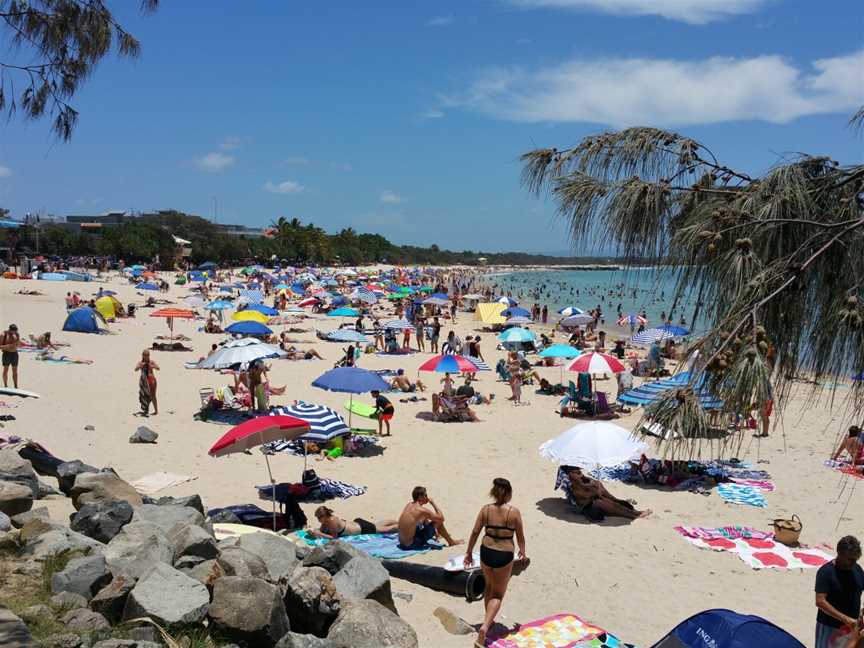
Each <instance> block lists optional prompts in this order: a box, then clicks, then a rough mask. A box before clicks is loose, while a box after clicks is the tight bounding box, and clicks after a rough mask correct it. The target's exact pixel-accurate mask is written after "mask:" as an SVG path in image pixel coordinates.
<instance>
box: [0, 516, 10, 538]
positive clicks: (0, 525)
mask: <svg viewBox="0 0 864 648" xmlns="http://www.w3.org/2000/svg"><path fill="white" fill-rule="evenodd" d="M11 530H12V518H10V517H9V516H8V515H6V514H5V513H4V512H3V511H0V533H6V532H7V531H11Z"/></svg>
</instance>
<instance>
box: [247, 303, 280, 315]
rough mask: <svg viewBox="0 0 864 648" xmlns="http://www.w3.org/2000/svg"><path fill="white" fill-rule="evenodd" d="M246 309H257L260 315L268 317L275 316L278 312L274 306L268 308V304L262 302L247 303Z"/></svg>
mask: <svg viewBox="0 0 864 648" xmlns="http://www.w3.org/2000/svg"><path fill="white" fill-rule="evenodd" d="M246 310H254V311H258V312H259V313H261V314H262V315H267V316H268V317H276V315H278V314H279V311H277V310H276V309H275V308H270V307H269V306H265V305H264V304H249V305H248V306H247V307H246Z"/></svg>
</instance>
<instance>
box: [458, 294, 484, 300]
mask: <svg viewBox="0 0 864 648" xmlns="http://www.w3.org/2000/svg"><path fill="white" fill-rule="evenodd" d="M462 299H467V300H468V301H480V300H481V299H483V295H478V294H477V293H470V294H468V295H462Z"/></svg>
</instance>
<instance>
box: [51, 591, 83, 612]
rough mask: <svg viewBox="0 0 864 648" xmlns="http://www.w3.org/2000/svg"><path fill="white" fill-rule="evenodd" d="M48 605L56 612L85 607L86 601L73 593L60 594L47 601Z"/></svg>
mask: <svg viewBox="0 0 864 648" xmlns="http://www.w3.org/2000/svg"><path fill="white" fill-rule="evenodd" d="M48 605H50V606H51V608H52V609H54V610H57V611H58V612H65V611H67V610H77V609H78V608H86V607H87V599H86V598H84V597H83V596H81V595H80V594H76V593H75V592H60V593H59V594H55V595H54V596H52V597H51V598H50V599H48Z"/></svg>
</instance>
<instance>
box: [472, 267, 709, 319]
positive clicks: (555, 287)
mask: <svg viewBox="0 0 864 648" xmlns="http://www.w3.org/2000/svg"><path fill="white" fill-rule="evenodd" d="M479 283H480V285H481V286H483V287H487V286H488V287H492V288H493V290H494V291H495V294H496V295H508V296H510V297H512V298H513V299H515V300H516V301H518V302H519V305H520V306H522V307H523V308H527V309H528V310H530V309H531V306H532V305H533V304H534V303H538V304H540V305H541V306H543V305H544V304H545V305H547V306H548V307H549V320H550V321H555V319H556V318H557V317H558V315H557V312H558V310H559V309H560V308H564V307H566V306H577V307H578V308H581V309H582V310H584V311H586V312H587V311H590V310H591V309H592V308H596V307H597V306H600V309H601V310H602V312H603V318H604V319H605V321H606V325H607V326H610V325H614V324H615V322H616V321H617V319H618V315H617V313H618V310H619V307H620V310H621V312H622V313H624V314H629V313H633V314H639V313H641V312H642V311H643V310H644V311H645V313H646V315H647V317H648V326H649V327H651V326H659V325H660V324H661V323H663V322H662V320H661V315H662V314H664V313H665V314H666V316H667V317H668V316H669V313H670V312H671V313H672V318H673V323H675V324H679V323H680V317H681V315H684V317H685V320H686V323H687V326H688V327H690V328H692V326H691V325H692V323H691V322H690V318H691V317H692V315H693V306H694V304H693V302H692V301H688V300H684V301H679V302H678V304H676V305H674V308H673V301H672V300H673V296H674V292H675V279H674V277H673V276H672V273H670V272H669V271H660V270H658V269H656V268H639V269H630V270H627V271H624V270H544V271H526V272H511V273H507V274H490V275H485V276H484V277H482V278H481V279H480V282H479ZM553 313H555V317H553V315H552V314H553ZM696 324H697V328H698V325H699V322H697V323H696Z"/></svg>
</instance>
